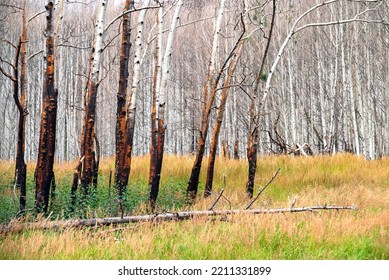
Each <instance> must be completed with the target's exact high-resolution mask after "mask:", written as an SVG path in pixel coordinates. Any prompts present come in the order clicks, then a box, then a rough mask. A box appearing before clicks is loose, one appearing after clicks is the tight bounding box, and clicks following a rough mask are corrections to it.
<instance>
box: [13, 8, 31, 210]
mask: <svg viewBox="0 0 389 280" xmlns="http://www.w3.org/2000/svg"><path fill="white" fill-rule="evenodd" d="M26 2H27V1H26V0H24V4H23V6H24V7H23V15H22V21H23V23H22V36H21V45H20V47H21V48H20V60H21V71H20V99H19V101H20V102H16V104H17V107H18V110H19V124H18V143H17V148H16V168H15V178H16V186H18V187H20V211H23V210H24V209H25V208H26V176H27V166H26V163H25V160H24V153H25V143H26V117H27V114H28V112H27V108H26V89H27V75H26V68H27V55H26V43H27V18H26V17H27V3H26ZM16 67H17V65H16ZM15 93H16V94H17V92H15ZM14 97H15V98H16V99H15V101H16V100H17V99H18V97H17V95H16V96H14Z"/></svg>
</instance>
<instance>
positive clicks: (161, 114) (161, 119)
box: [149, 0, 183, 211]
mask: <svg viewBox="0 0 389 280" xmlns="http://www.w3.org/2000/svg"><path fill="white" fill-rule="evenodd" d="M182 5H183V0H179V1H178V2H177V6H176V9H175V12H174V15H173V19H172V22H171V26H170V29H169V35H168V38H167V42H166V50H165V54H164V57H163V61H162V65H161V66H162V69H161V77H160V88H159V89H158V91H157V96H156V98H157V100H156V103H157V106H158V111H157V118H156V120H154V122H155V121H156V122H157V123H155V124H154V126H155V127H154V131H156V135H154V139H153V141H154V144H155V145H156V147H154V148H153V149H154V153H151V157H152V159H151V161H152V163H153V164H154V166H155V169H154V170H153V172H150V179H149V182H151V185H150V207H151V209H152V210H153V211H154V210H155V205H156V200H157V197H158V192H159V182H160V178H161V171H162V162H163V153H164V143H165V108H166V96H167V91H168V88H167V83H168V81H169V79H170V73H171V69H170V65H171V59H172V54H173V42H174V36H175V32H176V29H177V24H178V20H179V17H180V11H181V8H182ZM161 12H162V8H160V13H161ZM159 17H160V20H162V19H161V17H162V14H159ZM158 26H159V28H160V30H159V32H158V36H161V35H162V27H163V24H162V22H160V24H159V25H158ZM159 40H160V39H159ZM159 44H161V42H160V41H159ZM156 52H157V53H158V51H156ZM158 57H160V54H158ZM157 73H158V71H157ZM157 86H158V85H157ZM154 97H155V96H154ZM153 105H154V104H153ZM153 157H156V158H155V159H154V158H153Z"/></svg>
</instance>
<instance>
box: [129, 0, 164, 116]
mask: <svg viewBox="0 0 389 280" xmlns="http://www.w3.org/2000/svg"><path fill="white" fill-rule="evenodd" d="M149 5H150V0H146V1H145V3H144V6H145V7H147V6H149ZM160 9H161V8H160ZM146 13H147V9H144V10H141V11H140V12H139V16H138V23H137V28H136V38H135V44H134V45H135V47H134V48H135V55H134V67H133V76H132V85H131V93H130V98H129V100H130V104H129V106H128V110H129V112H130V111H131V112H132V111H135V109H136V100H137V94H138V89H139V77H140V70H141V67H142V62H143V60H142V59H141V56H142V50H143V43H144V34H143V32H144V22H145V17H146Z"/></svg>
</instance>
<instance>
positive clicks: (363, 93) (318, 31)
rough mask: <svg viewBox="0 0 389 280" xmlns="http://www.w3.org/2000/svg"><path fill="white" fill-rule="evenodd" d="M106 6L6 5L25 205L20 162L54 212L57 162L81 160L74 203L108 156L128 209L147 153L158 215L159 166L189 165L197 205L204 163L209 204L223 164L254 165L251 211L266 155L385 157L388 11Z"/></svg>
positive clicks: (1, 144)
mask: <svg viewBox="0 0 389 280" xmlns="http://www.w3.org/2000/svg"><path fill="white" fill-rule="evenodd" d="M107 2H108V1H105V0H101V1H57V3H54V2H53V1H13V0H2V1H1V3H0V5H1V6H2V9H1V12H0V21H1V29H0V38H1V44H2V45H1V53H0V57H1V73H2V75H1V76H0V79H1V81H2V82H1V84H0V91H1V93H2V98H1V99H0V117H1V118H2V120H1V121H0V123H2V126H1V130H2V131H1V133H0V140H1V141H0V158H1V159H5V160H13V159H15V154H16V162H17V164H16V169H15V178H16V183H15V184H16V185H17V186H21V192H22V193H21V199H22V198H23V197H25V179H24V187H23V186H22V185H23V183H22V182H21V180H19V177H22V175H24V177H25V174H26V172H25V170H23V167H22V166H25V165H24V164H22V159H23V160H26V161H37V167H36V170H35V180H36V197H35V199H36V201H37V202H36V203H37V207H38V208H40V207H43V209H44V210H46V209H47V205H48V201H49V191H50V186H51V185H55V180H54V172H53V162H54V161H55V162H57V163H62V162H64V161H72V160H75V159H76V158H79V164H78V165H77V168H76V169H77V172H76V174H75V175H74V182H73V185H72V196H73V197H75V194H76V192H77V188H78V186H81V187H82V188H81V190H82V191H83V193H84V195H86V194H88V192H89V185H97V173H98V168H99V160H100V158H105V157H111V156H113V155H115V156H116V161H115V185H116V187H117V189H118V190H119V198H121V197H122V192H123V191H124V190H125V188H126V186H127V184H128V176H129V172H130V171H129V170H130V167H131V156H136V155H144V154H149V153H150V155H151V159H150V177H149V186H150V202H151V206H152V208H154V207H155V201H156V198H157V196H158V189H159V180H160V176H161V167H162V162H163V154H164V153H168V154H176V155H186V154H195V155H196V158H195V162H194V165H193V168H192V172H191V176H190V179H189V182H188V188H187V194H188V196H190V197H192V198H195V196H196V194H197V188H198V183H199V173H200V170H201V163H202V160H203V154H204V152H205V155H209V160H208V161H209V163H208V170H207V179H206V183H205V184H206V190H205V193H204V195H205V196H207V195H208V194H211V192H212V181H213V172H214V164H215V159H214V157H215V154H216V153H218V154H220V155H221V156H223V157H224V158H229V157H231V158H232V157H233V158H235V159H243V158H245V157H246V156H247V158H248V163H249V169H248V171H249V172H248V180H247V185H246V192H247V193H248V194H249V195H250V196H252V195H253V188H254V180H255V171H256V160H257V156H258V155H266V154H293V155H313V154H335V153H338V152H351V153H355V154H356V155H358V156H359V155H361V156H363V157H365V158H367V159H377V158H381V157H383V156H387V155H388V150H389V143H388V133H389V125H388V122H389V115H388V106H389V92H388V91H389V89H388V77H389V75H388V74H389V73H388V71H389V48H388V44H389V41H388V40H389V39H388V31H389V29H388V1H386V0H381V1H380V0H371V1H341V0H328V1H286V0H285V1H282V0H280V1H274V0H273V1H249V0H245V1H229V0H220V1H191V0H188V1H183V0H178V1H162V2H161V1H129V0H127V1H110V2H108V3H107ZM144 6H145V7H144ZM43 7H45V10H42V8H43ZM125 10H126V11H130V12H129V13H123V11H125ZM122 13H123V14H122ZM44 14H45V15H46V16H44ZM95 15H96V16H95ZM104 21H105V22H104ZM105 24H106V26H105ZM139 27H141V29H139ZM18 42H19V43H18ZM19 54H20V56H21V62H19V60H18V57H19ZM134 57H135V58H134ZM14 58H15V59H14ZM13 60H15V62H14V63H13V62H12V61H13ZM54 61H55V62H54ZM137 66H139V67H138V68H136V67H137ZM19 67H21V76H20V80H19V77H18V76H17V74H18V73H17V71H18V69H19ZM130 69H133V71H131V70H130ZM12 72H14V73H15V77H16V78H13V77H12V75H11V74H9V73H12ZM130 81H132V87H131V88H130V87H127V88H126V86H127V84H131V82H130ZM19 84H20V88H21V91H20V101H18V98H19V97H18V95H19V92H18V88H17V87H18V86H19ZM134 85H135V86H134ZM134 87H135V88H136V90H137V94H135V93H134ZM127 91H129V94H130V95H129V97H128V98H127V97H126V94H127V93H126V92H127ZM41 93H43V94H41ZM134 97H136V98H134ZM126 98H127V99H126ZM13 99H14V100H13ZM14 101H15V102H14ZM126 106H127V107H126ZM18 114H19V117H20V116H23V117H25V119H24V120H25V123H23V124H24V131H23V130H21V126H20V125H21V122H20V121H19V128H18V122H17V121H16V120H17V119H18ZM126 119H127V120H126ZM128 120H129V121H128ZM131 121H134V122H133V123H131ZM22 122H24V121H22ZM126 122H128V123H126ZM18 129H19V130H18ZM22 134H24V136H25V140H23V141H25V144H24V142H23V141H19V139H23V138H20V136H21V135H22ZM18 135H19V136H18ZM18 137H19V138H18ZM129 139H130V140H129ZM22 142H23V143H22ZM16 143H18V145H16ZM54 145H55V146H54ZM16 147H19V151H20V150H23V152H24V154H20V153H19V156H18V152H17V151H16ZM128 159H129V162H128ZM18 164H21V165H18ZM18 166H19V167H18ZM24 169H25V167H24ZM21 205H22V201H21ZM21 208H23V207H21Z"/></svg>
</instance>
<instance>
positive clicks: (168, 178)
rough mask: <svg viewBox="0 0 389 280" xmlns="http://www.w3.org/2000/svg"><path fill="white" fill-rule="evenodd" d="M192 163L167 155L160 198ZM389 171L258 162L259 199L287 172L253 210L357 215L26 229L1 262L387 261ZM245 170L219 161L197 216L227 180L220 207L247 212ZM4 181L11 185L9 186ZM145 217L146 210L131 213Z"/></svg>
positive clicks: (347, 162)
mask: <svg viewBox="0 0 389 280" xmlns="http://www.w3.org/2000/svg"><path fill="white" fill-rule="evenodd" d="M148 161H149V158H148V157H135V158H134V159H133V165H132V170H131V180H132V181H137V180H139V181H144V182H146V181H147V175H148V166H149V165H148ZM192 162H193V158H192V157H186V156H183V157H176V156H172V155H167V156H166V157H165V158H164V166H163V173H162V182H161V191H162V190H163V189H164V188H166V186H167V185H168V184H171V183H172V182H174V181H177V182H181V184H183V185H182V188H185V182H186V180H187V178H188V176H189V173H190V169H191V164H192ZM74 166H75V164H73V163H71V164H68V165H57V166H56V173H57V175H56V178H57V181H58V180H61V178H62V176H63V177H66V176H69V173H72V170H73V168H74ZM205 167H206V166H204V168H205ZM388 167H389V160H388V159H381V160H377V161H367V160H364V159H363V158H361V157H356V156H353V155H348V154H342V155H337V156H333V157H331V156H321V157H288V156H279V157H264V158H261V159H260V160H259V162H258V173H257V181H256V189H255V192H257V191H258V189H259V187H260V186H263V185H265V184H266V183H267V182H268V180H269V179H270V178H271V177H272V175H273V174H274V172H275V171H276V170H277V168H281V172H280V174H279V175H278V177H277V178H276V179H275V181H274V182H273V183H272V184H271V185H270V186H269V187H268V189H267V190H266V191H265V192H264V194H262V195H261V197H260V199H259V200H258V201H257V202H256V203H255V204H254V206H253V207H262V208H278V207H282V208H283V207H288V206H289V205H290V203H291V202H292V201H293V200H294V199H295V198H297V200H296V204H295V207H301V206H313V205H325V204H328V205H355V206H357V207H358V208H359V209H358V211H328V212H325V211H318V212H314V213H311V212H304V213H289V214H275V215H257V216H253V215H243V214H242V215H235V216H228V217H222V218H196V219H193V220H189V221H183V222H161V223H158V224H155V223H141V224H135V225H126V226H120V227H105V228H98V229H62V230H50V231H43V230H27V231H24V232H22V233H11V234H3V235H0V259H389V245H388V244H389V186H388V185H389V168H388ZM113 168H114V161H113V159H104V160H103V161H102V163H101V173H102V175H103V178H102V179H101V181H102V182H101V183H99V184H100V186H101V187H102V188H104V187H106V185H107V178H108V174H109V171H110V170H113ZM4 169H8V170H12V165H10V164H9V163H7V162H5V164H4V166H3V164H2V165H1V168H0V172H4ZM203 171H204V170H203ZM246 172H247V165H246V162H245V161H242V160H241V161H237V160H228V161H223V160H221V159H218V161H217V163H216V174H215V182H214V190H215V194H214V195H212V196H211V197H210V198H208V199H206V200H204V199H201V198H199V199H198V200H197V202H196V204H195V205H192V206H191V207H190V208H192V209H198V210H202V209H207V208H208V207H209V206H210V205H211V204H212V203H213V202H214V200H215V199H216V197H217V193H218V192H219V191H220V190H221V188H223V187H224V177H225V179H226V186H225V187H226V191H225V196H226V197H227V198H228V199H229V201H230V203H231V205H230V203H229V202H228V201H226V200H224V199H222V200H221V201H220V202H219V203H218V205H217V207H216V208H217V209H229V208H230V207H232V208H234V209H242V208H243V207H244V206H245V205H246V204H247V203H248V199H247V198H246V196H245V194H244V189H245V180H246V174H247V173H246ZM203 173H205V172H203ZM7 180H8V181H11V180H10V179H9V178H8V179H7V178H3V181H7ZM201 181H202V182H204V174H203V175H202V178H201ZM131 187H134V186H132V185H130V188H131ZM201 190H202V189H201ZM185 208H187V207H186V206H185V207H184V208H183V209H185ZM145 209H146V208H145V204H143V205H141V206H140V207H139V209H138V210H137V211H134V212H135V213H142V212H144V211H145ZM183 209H176V210H183Z"/></svg>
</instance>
